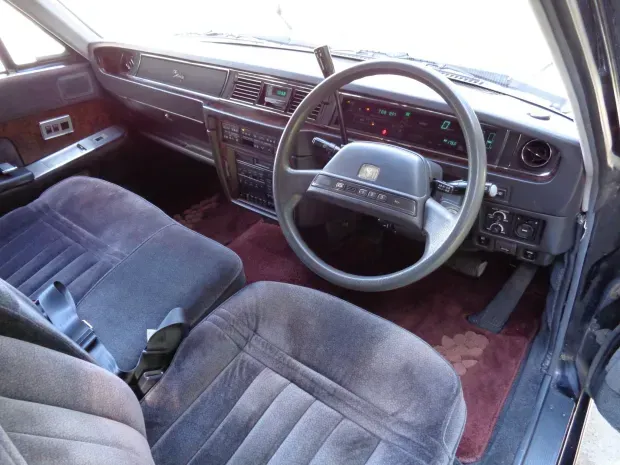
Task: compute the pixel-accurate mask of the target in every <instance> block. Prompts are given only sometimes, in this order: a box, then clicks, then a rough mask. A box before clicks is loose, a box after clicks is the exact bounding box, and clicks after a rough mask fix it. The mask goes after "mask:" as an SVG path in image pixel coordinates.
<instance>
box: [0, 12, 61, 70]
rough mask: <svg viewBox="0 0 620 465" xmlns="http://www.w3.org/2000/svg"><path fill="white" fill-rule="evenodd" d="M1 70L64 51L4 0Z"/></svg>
mask: <svg viewBox="0 0 620 465" xmlns="http://www.w3.org/2000/svg"><path fill="white" fill-rule="evenodd" d="M0 42H1V43H0V74H1V73H3V72H6V70H7V69H8V70H11V69H12V68H15V69H16V70H19V69H23V68H28V67H31V66H36V65H37V64H38V63H41V62H46V61H50V60H53V59H54V58H59V57H62V56H64V55H66V54H67V53H68V52H67V49H66V48H65V46H64V45H62V44H61V43H60V42H58V41H57V40H56V39H55V38H53V37H52V36H50V35H49V34H48V33H47V32H45V31H44V30H42V29H41V28H40V27H39V26H38V25H37V24H35V23H34V22H32V21H31V20H30V19H29V18H27V17H26V16H24V15H23V14H22V13H21V12H19V11H18V10H16V9H15V8H14V7H13V6H11V5H9V4H8V3H7V2H5V1H4V0H0Z"/></svg>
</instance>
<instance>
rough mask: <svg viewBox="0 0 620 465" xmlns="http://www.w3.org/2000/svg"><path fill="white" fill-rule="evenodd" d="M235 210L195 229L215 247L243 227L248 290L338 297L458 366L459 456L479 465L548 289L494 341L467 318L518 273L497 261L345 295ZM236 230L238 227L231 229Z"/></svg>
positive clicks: (240, 242) (239, 244) (533, 291)
mask: <svg viewBox="0 0 620 465" xmlns="http://www.w3.org/2000/svg"><path fill="white" fill-rule="evenodd" d="M232 207H233V208H232V209H229V210H228V214H229V215H230V214H232V215H233V216H236V215H239V218H237V219H236V220H234V221H233V220H232V219H231V218H228V219H227V220H224V218H223V216H221V215H214V216H213V217H211V215H210V214H209V212H207V213H206V215H203V216H201V218H200V221H199V222H198V224H197V225H194V229H195V230H197V231H199V232H201V233H203V234H205V235H207V236H210V237H215V238H216V239H217V238H221V237H222V236H225V234H220V232H218V231H222V230H224V231H227V232H230V231H232V230H233V229H234V230H235V231H238V226H239V225H241V224H243V225H246V227H249V229H247V230H246V231H245V232H243V233H242V234H241V235H239V236H238V237H237V238H236V239H235V240H233V241H232V242H230V244H229V247H230V248H231V249H232V250H234V251H235V252H237V254H239V256H240V257H241V259H242V260H243V263H244V266H245V273H246V276H247V279H248V283H251V282H255V281H265V280H267V281H281V282H288V283H293V284H299V285H303V286H307V287H312V288H315V289H319V290H322V291H325V292H329V293H330V294H333V295H337V296H339V297H341V298H343V299H345V300H348V301H350V302H352V303H354V304H356V305H359V306H360V307H363V308H365V309H367V310H369V311H372V312H374V313H376V314H378V315H381V316H382V317H384V318H387V319H389V320H391V321H393V322H394V323H396V324H398V325H400V326H402V327H403V328H406V329H407V330H409V331H411V332H412V333H414V334H416V335H418V336H420V337H421V338H423V339H424V340H426V341H427V342H428V343H429V344H431V345H433V346H435V348H436V349H437V350H439V351H440V352H441V353H442V354H443V355H444V356H445V357H446V358H447V359H448V360H449V361H450V362H451V363H452V364H453V366H454V367H455V369H456V370H457V372H458V373H459V374H460V375H461V381H462V384H463V390H464V393H465V401H466V403H467V410H468V411H467V425H466V428H465V432H464V434H463V439H462V441H461V444H460V446H459V449H458V453H457V455H458V458H459V459H460V460H461V461H462V462H474V461H477V460H479V459H480V458H481V457H482V455H483V454H484V451H485V449H486V447H487V445H488V442H489V439H490V438H491V434H492V432H493V428H494V426H495V423H496V421H497V417H498V415H499V414H500V411H501V409H502V406H503V404H504V401H505V400H506V397H507V396H508V394H509V392H510V388H511V386H512V383H513V381H514V380H515V377H516V375H517V373H518V370H519V366H520V364H521V362H522V360H523V358H524V356H525V354H526V352H527V349H528V346H529V343H530V341H531V340H532V338H533V337H534V335H535V334H536V331H537V327H538V319H539V316H540V313H541V312H542V309H543V307H544V295H545V289H544V283H540V280H535V281H534V283H533V284H532V285H531V286H530V288H529V289H528V291H527V292H526V294H525V295H524V297H523V298H522V299H521V302H520V303H519V306H518V308H517V310H516V311H515V313H514V314H513V316H512V317H511V319H510V321H509V322H508V324H507V326H506V327H505V328H504V330H503V331H502V332H501V334H492V333H489V332H486V331H484V330H481V329H479V328H477V327H475V326H472V325H471V324H469V323H468V321H467V319H466V316H467V315H468V314H470V313H475V312H477V311H479V310H481V309H482V308H484V306H486V305H487V304H488V303H489V302H490V301H491V299H492V298H493V297H494V295H495V294H496V293H497V292H498V291H499V289H500V288H501V286H502V285H503V284H504V282H505V281H506V279H507V278H508V276H509V275H510V273H511V272H512V269H511V268H510V266H509V265H508V264H507V263H506V261H505V260H491V261H490V262H489V266H488V268H487V271H486V272H485V274H484V275H483V277H482V278H480V279H474V278H468V277H466V276H463V275H461V274H458V273H456V272H453V271H451V270H449V269H446V268H441V269H439V270H437V271H436V272H434V273H433V274H432V275H430V276H428V277H427V278H425V279H423V280H422V281H420V282H417V283H415V284H413V285H411V286H408V287H406V288H403V289H399V290H396V291H390V292H384V293H374V294H367V293H360V292H353V291H347V290H345V289H341V288H338V287H336V286H333V285H331V284H330V283H328V282H326V281H324V280H323V279H321V278H319V277H318V276H316V275H315V274H314V273H312V272H311V271H310V270H308V269H307V268H306V267H305V266H304V265H303V264H302V263H301V262H300V261H299V259H298V258H297V257H296V256H295V254H294V253H293V252H292V250H291V249H290V247H289V246H288V244H287V242H286V240H285V239H284V237H283V235H282V233H281V231H280V228H279V227H278V226H276V225H272V224H267V223H264V222H262V221H259V222H256V220H258V217H257V216H254V220H255V221H253V222H252V221H250V220H249V219H248V218H247V215H246V214H247V212H244V211H242V210H241V209H240V208H237V209H236V210H235V208H236V207H234V206H232ZM213 211H214V212H215V211H217V210H216V209H214V210H213ZM231 224H234V225H236V226H235V227H234V228H233V227H230V225H231ZM250 224H251V226H249V225H250ZM223 225H228V226H226V227H223ZM214 231H215V232H216V234H214ZM499 258H503V257H499ZM388 259H389V258H388ZM541 284H543V285H542V286H541Z"/></svg>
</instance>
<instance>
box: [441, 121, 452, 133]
mask: <svg viewBox="0 0 620 465" xmlns="http://www.w3.org/2000/svg"><path fill="white" fill-rule="evenodd" d="M451 124H452V121H450V120H449V119H447V120H444V122H443V123H441V129H443V130H444V131H447V130H448V129H450V125H451Z"/></svg>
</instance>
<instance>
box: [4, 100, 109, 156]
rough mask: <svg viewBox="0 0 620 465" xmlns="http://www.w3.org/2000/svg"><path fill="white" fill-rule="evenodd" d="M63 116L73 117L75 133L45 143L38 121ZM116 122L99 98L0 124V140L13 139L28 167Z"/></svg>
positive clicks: (106, 103)
mask: <svg viewBox="0 0 620 465" xmlns="http://www.w3.org/2000/svg"><path fill="white" fill-rule="evenodd" d="M64 115H69V116H70V117H71V120H72V123H73V132H72V133H70V134H67V135H64V136H60V137H57V138H54V139H48V140H43V137H42V136H41V131H40V129H39V122H40V121H45V120H49V119H52V118H56V117H59V116H64ZM114 123H115V117H114V115H113V110H112V106H111V104H110V102H107V101H106V100H104V99H102V98H97V99H95V100H88V101H82V102H80V103H74V104H71V105H66V106H61V107H58V108H56V109H51V110H43V111H37V112H34V113H33V114H31V115H28V116H23V117H21V118H17V119H13V120H10V121H6V122H0V138H5V139H8V140H10V141H11V142H12V143H13V145H14V146H15V148H16V149H17V152H18V153H19V155H20V157H21V159H22V161H23V163H24V165H29V164H31V163H34V162H36V161H39V160H40V159H42V158H44V157H46V156H48V155H51V154H53V153H55V152H57V151H59V150H61V149H63V148H65V147H67V146H69V145H71V144H73V143H75V142H77V141H79V140H81V139H84V138H86V137H88V136H90V135H92V134H94V133H96V132H98V131H100V130H102V129H105V128H107V127H109V126H112V125H113V124H114ZM4 161H8V160H4Z"/></svg>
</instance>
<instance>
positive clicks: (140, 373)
mask: <svg viewBox="0 0 620 465" xmlns="http://www.w3.org/2000/svg"><path fill="white" fill-rule="evenodd" d="M188 332H189V322H188V320H187V317H186V316H185V310H183V309H182V308H181V307H177V308H173V309H172V310H170V311H169V312H168V315H166V318H164V321H162V322H161V324H160V325H159V327H158V328H157V330H156V331H155V332H154V333H153V334H152V335H151V337H150V338H149V340H148V342H147V343H146V348H145V349H144V350H143V351H142V354H141V355H140V360H138V363H137V365H136V367H135V368H134V369H133V370H131V371H130V372H126V373H124V374H121V375H120V376H121V378H123V379H124V380H125V381H126V382H127V384H129V386H130V387H132V388H133V389H134V391H135V392H136V394H138V395H139V396H143V395H144V394H146V393H147V392H148V390H149V389H151V387H153V385H154V384H155V383H156V382H157V381H158V380H159V379H160V378H161V377H162V376H163V372H164V371H165V370H166V368H168V366H169V365H170V362H171V361H172V357H174V354H175V353H176V351H177V349H178V348H179V346H180V345H181V342H182V341H183V339H184V338H185V336H187V333H188Z"/></svg>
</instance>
